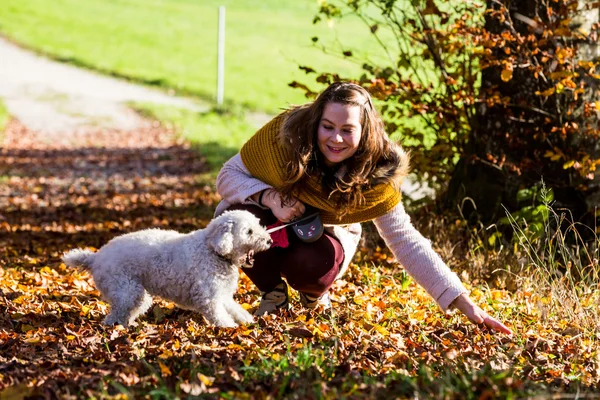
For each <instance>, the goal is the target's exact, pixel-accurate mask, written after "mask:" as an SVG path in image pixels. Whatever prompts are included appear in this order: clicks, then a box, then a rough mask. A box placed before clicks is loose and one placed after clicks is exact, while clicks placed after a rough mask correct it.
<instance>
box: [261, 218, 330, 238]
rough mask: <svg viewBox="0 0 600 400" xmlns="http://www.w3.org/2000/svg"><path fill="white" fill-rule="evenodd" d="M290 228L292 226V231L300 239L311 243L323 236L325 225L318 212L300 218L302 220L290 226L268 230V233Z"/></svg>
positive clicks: (289, 224)
mask: <svg viewBox="0 0 600 400" xmlns="http://www.w3.org/2000/svg"><path fill="white" fill-rule="evenodd" d="M305 214H306V213H305ZM288 226H292V230H293V231H294V233H295V234H296V236H297V237H298V239H300V240H302V241H303V242H306V243H311V242H314V241H316V240H318V239H319V238H320V237H321V235H323V231H324V228H323V223H322V222H321V216H320V215H319V212H318V211H317V212H313V213H311V214H309V215H307V216H303V217H300V219H297V220H296V221H293V222H290V223H288V224H284V225H281V226H277V227H275V228H271V229H267V233H271V232H276V231H278V230H280V229H283V228H287V227H288Z"/></svg>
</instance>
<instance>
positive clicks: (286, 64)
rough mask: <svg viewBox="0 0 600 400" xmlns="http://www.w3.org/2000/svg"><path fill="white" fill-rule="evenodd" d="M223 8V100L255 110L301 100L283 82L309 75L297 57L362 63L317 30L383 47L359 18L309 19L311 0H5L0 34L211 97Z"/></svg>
mask: <svg viewBox="0 0 600 400" xmlns="http://www.w3.org/2000/svg"><path fill="white" fill-rule="evenodd" d="M220 5H224V6H226V8H227V31H226V74H225V86H226V88H225V98H226V101H228V102H231V103H235V104H242V105H244V106H248V107H250V108H251V109H256V110H261V111H266V112H270V113H275V112H276V111H277V110H278V109H279V108H281V107H285V106H286V105H288V104H290V103H301V102H303V101H304V100H305V99H304V97H303V95H302V94H301V93H300V91H299V90H294V89H292V88H289V87H288V86H287V84H288V83H289V82H291V81H293V80H302V79H303V77H305V74H304V72H303V71H301V70H299V69H298V64H302V65H304V64H309V65H310V66H312V67H314V68H315V69H317V70H329V71H337V72H338V73H340V74H341V75H345V74H352V75H353V76H356V75H357V72H358V71H359V67H358V66H356V65H354V64H352V63H350V62H348V61H346V60H343V59H340V58H336V57H333V56H329V55H326V54H324V53H323V52H322V51H321V50H319V49H317V48H316V47H314V46H313V44H312V41H311V37H313V36H319V37H320V39H321V41H320V42H319V43H321V42H325V43H329V44H331V45H333V46H337V48H339V44H338V45H336V40H337V39H339V42H341V43H344V44H346V45H352V46H353V47H355V48H359V49H364V51H365V53H369V52H371V53H372V52H373V51H377V50H379V48H378V46H376V45H375V44H374V42H372V38H370V36H369V35H368V34H367V32H368V31H367V30H366V29H365V27H364V26H362V25H361V22H360V21H357V20H352V18H347V19H346V20H344V21H342V22H340V23H339V24H336V25H335V29H330V28H329V27H328V25H327V24H326V23H319V24H317V25H313V24H312V19H313V17H314V15H315V14H316V12H317V10H318V4H317V1H315V0H298V1H280V0H219V1H217V0H203V1H195V0H156V1H151V2H148V1H145V0H115V1H104V0H86V1H84V2H82V1H79V0H52V1H50V0H3V1H2V6H1V7H0V32H1V33H2V34H4V35H6V36H8V37H9V38H11V39H13V40H15V41H17V42H18V43H21V44H23V45H25V46H27V47H30V48H33V49H35V50H38V51H40V52H42V53H45V54H47V55H49V56H51V57H54V58H57V59H60V60H64V61H69V62H72V63H75V64H78V65H83V66H86V67H89V68H93V69H97V70H100V71H103V72H105V73H109V74H114V75H118V76H122V77H127V78H132V79H134V80H138V81H142V82H145V83H149V84H155V85H159V86H163V87H165V88H173V89H175V90H177V91H179V92H184V93H188V94H192V95H195V96H198V97H200V98H202V99H206V100H213V99H214V98H215V96H216V58H217V54H216V52H217V50H216V49H217V15H218V7H219V6H220ZM371 56H374V57H376V55H375V54H371ZM304 79H305V78H304ZM310 80H311V81H312V80H313V79H312V78H310ZM305 81H306V82H308V81H309V79H305Z"/></svg>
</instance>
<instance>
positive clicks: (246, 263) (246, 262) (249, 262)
mask: <svg viewBox="0 0 600 400" xmlns="http://www.w3.org/2000/svg"><path fill="white" fill-rule="evenodd" d="M253 265H254V250H250V251H249V252H248V254H246V259H245V260H244V266H246V267H252V266H253Z"/></svg>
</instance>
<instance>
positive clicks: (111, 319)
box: [103, 314, 129, 328]
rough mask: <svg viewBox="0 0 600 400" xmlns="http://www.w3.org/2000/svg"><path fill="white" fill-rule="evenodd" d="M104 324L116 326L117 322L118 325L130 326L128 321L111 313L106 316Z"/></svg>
mask: <svg viewBox="0 0 600 400" xmlns="http://www.w3.org/2000/svg"><path fill="white" fill-rule="evenodd" d="M103 323H104V325H108V326H114V325H115V324H117V325H123V327H125V328H127V327H128V326H129V324H128V321H121V320H120V319H119V318H118V317H116V316H114V315H112V314H109V315H107V316H106V318H104V321H103Z"/></svg>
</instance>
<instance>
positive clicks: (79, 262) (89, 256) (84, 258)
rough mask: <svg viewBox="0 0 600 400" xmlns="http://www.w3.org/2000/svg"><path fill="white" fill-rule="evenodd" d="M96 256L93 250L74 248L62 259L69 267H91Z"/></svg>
mask: <svg viewBox="0 0 600 400" xmlns="http://www.w3.org/2000/svg"><path fill="white" fill-rule="evenodd" d="M95 256H96V254H95V253H94V252H93V251H91V250H84V249H73V250H70V251H67V252H66V253H65V254H63V256H62V260H63V262H64V263H65V264H67V265H68V266H69V267H84V268H86V269H89V268H90V264H91V262H92V260H93V259H94V257H95Z"/></svg>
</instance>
